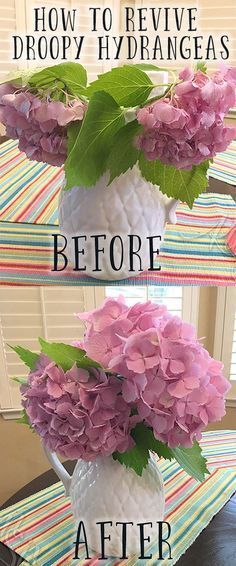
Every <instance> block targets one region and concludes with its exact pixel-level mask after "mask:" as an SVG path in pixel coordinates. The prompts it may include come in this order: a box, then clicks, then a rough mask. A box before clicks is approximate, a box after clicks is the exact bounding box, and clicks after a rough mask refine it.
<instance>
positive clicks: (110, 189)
mask: <svg viewBox="0 0 236 566" xmlns="http://www.w3.org/2000/svg"><path fill="white" fill-rule="evenodd" d="M148 75H149V76H150V78H151V79H152V82H153V84H166V83H167V82H168V74H167V73H165V72H151V73H148ZM162 92H163V88H162V87H160V88H159V89H154V90H153V91H152V93H151V96H155V95H156V94H160V93H162ZM127 121H130V115H127ZM109 176H110V175H109V173H108V172H107V173H105V174H104V175H103V176H102V177H101V178H100V179H99V180H98V182H97V183H96V185H95V186H94V187H91V188H89V189H87V188H84V187H73V188H72V189H71V190H70V191H64V190H62V191H61V197H60V203H59V226H60V233H61V234H62V235H64V236H65V237H66V238H67V241H68V243H67V250H66V254H67V256H68V257H69V258H70V259H71V261H72V263H73V265H75V260H74V255H75V251H74V241H73V240H72V238H73V237H75V236H86V237H87V241H86V245H85V246H84V247H83V249H84V255H83V266H84V267H86V271H84V272H83V274H84V275H90V276H91V277H95V278H96V279H103V280H109V281H112V280H121V279H125V278H128V277H131V276H135V275H138V274H140V271H146V270H147V269H149V267H150V246H149V240H147V238H150V237H155V240H154V246H155V247H154V249H155V250H159V249H160V245H161V240H160V239H158V236H160V237H161V239H163V236H164V232H165V224H166V222H169V223H171V224H175V223H176V214H175V212H176V208H177V205H178V201H176V200H175V199H172V198H169V197H167V196H166V195H163V194H162V192H161V191H160V190H159V187H158V186H156V185H152V183H148V182H147V181H146V180H145V179H144V178H143V177H142V176H141V173H140V171H139V168H138V166H137V165H135V166H134V167H133V168H132V169H130V170H128V171H127V172H126V173H124V174H122V175H121V176H120V177H119V178H116V179H114V181H113V182H112V183H111V185H109V186H108V182H109ZM101 234H102V235H105V236H106V239H102V240H101V247H102V248H103V249H104V253H103V254H100V263H99V269H101V271H99V272H98V271H97V272H96V271H95V267H96V266H95V261H94V255H95V253H94V240H93V239H91V235H93V236H98V235H101ZM117 235H118V236H119V237H120V239H118V238H117V240H116V242H115V245H114V249H113V252H114V257H115V260H116V267H119V266H120V265H121V263H122V267H121V269H119V271H116V270H115V269H114V267H113V265H111V262H110V243H111V241H112V239H113V238H114V237H116V236H117ZM129 236H139V237H140V239H141V242H142V247H141V249H140V250H139V252H138V253H139V256H140V258H141V266H140V261H139V260H138V259H137V258H134V259H135V261H134V265H133V266H132V267H133V268H134V270H133V271H132V272H131V271H130V246H129V243H130V238H129ZM121 241H122V244H123V248H122V246H121ZM135 246H136V249H138V240H137V239H136V241H135ZM122 254H123V262H122ZM140 267H141V268H142V269H140Z"/></svg>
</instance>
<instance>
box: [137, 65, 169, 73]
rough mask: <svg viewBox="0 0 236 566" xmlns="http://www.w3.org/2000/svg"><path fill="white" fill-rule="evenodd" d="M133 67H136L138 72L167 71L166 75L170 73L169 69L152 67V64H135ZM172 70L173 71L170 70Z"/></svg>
mask: <svg viewBox="0 0 236 566" xmlns="http://www.w3.org/2000/svg"><path fill="white" fill-rule="evenodd" d="M133 66H134V67H136V69H140V71H146V72H148V71H163V72H164V71H167V72H168V73H169V72H170V69H167V68H165V67H158V66H157V65H153V64H152V63H135V64H134V65H133ZM171 70H173V69H171Z"/></svg>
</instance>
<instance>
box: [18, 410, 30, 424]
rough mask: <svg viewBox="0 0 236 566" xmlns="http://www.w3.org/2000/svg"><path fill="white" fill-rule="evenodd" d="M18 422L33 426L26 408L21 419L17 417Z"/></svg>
mask: <svg viewBox="0 0 236 566" xmlns="http://www.w3.org/2000/svg"><path fill="white" fill-rule="evenodd" d="M16 422H17V423H19V424H24V425H27V426H29V427H30V428H31V423H30V421H29V417H28V415H27V413H26V410H25V409H23V411H22V416H21V417H20V418H19V419H17V420H16Z"/></svg>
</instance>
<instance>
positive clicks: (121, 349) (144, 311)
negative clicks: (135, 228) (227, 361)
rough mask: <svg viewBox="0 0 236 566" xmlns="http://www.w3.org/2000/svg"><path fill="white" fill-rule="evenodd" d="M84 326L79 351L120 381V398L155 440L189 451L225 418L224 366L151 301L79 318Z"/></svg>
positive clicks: (115, 304) (111, 305)
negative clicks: (81, 348) (202, 433)
mask: <svg viewBox="0 0 236 566" xmlns="http://www.w3.org/2000/svg"><path fill="white" fill-rule="evenodd" d="M78 316H79V317H80V318H81V319H82V320H84V321H85V322H86V324H87V330H86V333H85V336H84V342H83V348H84V349H85V350H86V351H87V353H88V355H89V356H91V357H92V358H94V359H95V360H97V361H99V362H100V364H102V365H103V366H104V367H105V368H107V367H109V368H110V370H111V371H112V372H114V373H117V374H119V375H121V376H122V377H123V378H124V379H123V382H122V394H123V398H124V399H125V401H126V402H127V403H130V404H132V405H133V406H135V407H136V410H137V411H138V415H139V417H140V419H141V420H144V421H145V423H146V424H147V425H148V426H150V427H152V428H153V431H154V434H155V436H156V438H158V439H159V440H161V441H163V442H165V443H167V444H168V445H169V446H171V447H175V446H178V445H179V444H181V445H182V446H185V447H190V446H192V444H193V442H194V440H195V439H197V440H199V439H200V438H201V432H202V430H203V429H204V428H205V426H207V425H208V424H209V423H211V422H215V421H217V420H220V419H221V418H222V417H223V416H224V414H225V401H224V397H225V394H226V393H227V391H228V390H229V388H230V385H229V382H228V381H227V380H226V379H225V378H224V377H223V374H222V364H221V363H220V362H217V361H216V360H213V359H212V358H211V357H210V355H209V354H208V352H207V351H206V350H205V348H204V347H203V346H202V345H201V343H200V342H199V341H198V339H197V337H196V333H195V329H194V328H193V326H192V325H190V324H187V323H185V322H183V321H182V320H181V319H180V318H179V317H176V316H173V315H171V314H170V313H169V312H168V311H167V309H166V307H165V306H163V305H156V304H154V303H151V302H150V301H149V302H147V303H140V304H136V305H134V306H133V307H130V308H129V307H128V306H127V305H125V304H124V301H123V300H122V299H121V298H119V299H118V300H115V299H107V300H106V301H105V303H104V304H103V305H102V307H101V308H99V309H97V310H95V311H92V312H90V313H85V314H82V315H78Z"/></svg>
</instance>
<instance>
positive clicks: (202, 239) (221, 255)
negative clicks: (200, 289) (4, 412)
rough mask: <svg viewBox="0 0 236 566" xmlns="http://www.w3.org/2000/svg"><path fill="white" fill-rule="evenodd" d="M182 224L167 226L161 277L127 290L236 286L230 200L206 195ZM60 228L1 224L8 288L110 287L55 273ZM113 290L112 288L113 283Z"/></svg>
mask: <svg viewBox="0 0 236 566" xmlns="http://www.w3.org/2000/svg"><path fill="white" fill-rule="evenodd" d="M177 215H178V223H177V224H176V225H175V226H169V225H167V229H166V233H165V239H164V242H163V243H162V246H161V254H160V258H159V260H158V261H157V262H156V265H157V267H158V265H161V271H152V272H149V273H147V272H146V273H142V274H140V275H139V276H138V277H132V278H130V279H128V280H126V281H123V282H122V285H123V284H124V285H126V284H132V285H140V284H155V285H168V284H169V285H235V281H236V257H235V256H234V255H233V254H232V253H231V251H230V250H229V248H228V246H227V242H226V238H227V234H228V232H229V230H230V228H231V227H232V226H233V225H234V224H235V222H236V204H235V203H234V202H233V199H232V198H231V197H230V196H225V195H211V194H206V195H202V196H201V197H199V199H198V200H197V202H196V204H195V206H194V208H193V210H192V211H190V210H189V209H188V207H187V206H186V205H184V204H182V205H180V206H179V208H178V211H177ZM58 233H59V232H58V227H57V226H46V225H38V224H27V223H25V224H20V223H12V222H0V275H1V277H0V279H1V284H3V285H4V284H5V285H15V284H18V285H42V284H44V285H53V284H61V285H91V284H96V285H104V281H99V280H95V279H91V278H90V277H85V276H84V275H81V274H78V273H75V272H74V271H73V270H72V269H69V268H67V269H66V270H65V271H63V272H57V273H55V272H54V273H53V272H52V271H51V270H52V266H53V234H58ZM109 284H111V283H110V282H109Z"/></svg>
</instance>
